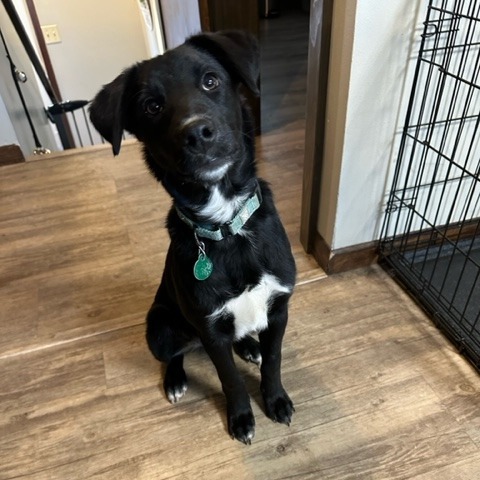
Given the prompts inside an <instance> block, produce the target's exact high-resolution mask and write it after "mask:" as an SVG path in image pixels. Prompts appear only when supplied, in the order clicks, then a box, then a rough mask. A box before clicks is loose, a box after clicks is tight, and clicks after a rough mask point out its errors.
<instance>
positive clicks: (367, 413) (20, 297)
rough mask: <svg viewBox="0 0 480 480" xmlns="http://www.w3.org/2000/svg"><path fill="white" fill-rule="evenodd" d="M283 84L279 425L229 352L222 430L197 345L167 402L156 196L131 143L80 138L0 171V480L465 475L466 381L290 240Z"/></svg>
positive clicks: (473, 420)
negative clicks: (242, 409) (288, 405)
mask: <svg viewBox="0 0 480 480" xmlns="http://www.w3.org/2000/svg"><path fill="white" fill-rule="evenodd" d="M278 21H281V19H278ZM287 41H288V40H287ZM272 55H273V54H272ZM279 63H280V62H279ZM275 68H278V69H280V68H281V67H280V66H279V65H276V67H275ZM272 78H273V77H272ZM298 82H300V80H298ZM298 82H297V80H295V82H292V83H291V84H290V85H297V86H298V87H299V88H298V89H297V87H292V88H293V90H289V91H287V93H286V94H285V97H282V94H281V92H280V91H277V93H275V94H274V95H276V96H277V98H276V100H277V101H278V102H277V108H274V107H273V106H272V105H273V104H272V103H271V104H270V107H269V108H271V110H270V113H271V115H272V116H271V117H268V116H267V118H264V122H266V127H265V129H264V132H265V133H264V135H263V136H262V138H261V139H259V155H260V160H261V162H260V170H261V173H262V175H263V176H264V177H265V178H267V179H268V180H269V181H270V182H271V183H272V187H273V190H274V192H275V195H276V198H277V204H278V207H279V209H280V212H281V215H282V218H283V220H284V222H285V224H286V226H287V230H288V234H289V236H290V238H291V241H292V246H293V250H294V253H295V257H296V260H297V264H298V267H299V277H298V285H297V288H296V292H295V294H294V296H293V298H292V302H291V309H290V323H289V327H288V330H287V334H286V339H285V347H284V362H283V372H284V374H283V377H284V384H285V387H286V388H287V390H288V391H289V393H290V395H291V397H292V399H293V400H294V402H295V405H296V414H295V416H294V419H293V423H292V425H291V427H289V428H288V427H285V426H282V425H277V424H274V423H272V422H271V421H270V420H268V419H267V418H266V417H265V416H264V414H263V413H262V405H261V396H260V395H259V372H258V370H257V368H256V367H255V366H254V365H250V364H245V363H243V362H241V361H239V362H238V365H239V368H240V369H241V371H242V372H243V374H244V376H245V378H246V382H247V387H248V390H249V391H250V393H251V396H252V404H253V409H254V412H255V414H256V418H257V429H256V437H255V439H254V442H253V444H252V445H251V446H244V445H243V444H240V443H239V442H235V441H232V440H231V439H230V438H229V436H228V435H227V432H226V425H225V420H224V409H225V401H224V398H223V395H222V393H221V389H220V384H219V381H218V379H217V377H216V374H215V372H214V368H213V366H212V364H211V362H210V361H209V359H208V358H207V357H206V355H205V354H204V353H202V352H196V353H193V354H191V355H190V356H188V357H187V358H186V365H185V366H186V370H187V375H188V376H189V391H188V393H187V395H186V397H185V398H184V399H183V400H182V401H181V402H180V403H179V404H177V405H175V406H172V405H170V404H169V403H168V402H167V400H166V399H165V397H164V395H163V393H162V390H161V388H160V382H161V375H162V369H161V367H160V366H159V364H158V363H157V362H156V361H154V360H153V358H152V357H151V356H150V354H149V352H148V350H147V347H146V345H145V342H144V326H143V320H144V315H145V312H146V310H147V309H148V307H149V305H150V302H151V300H152V297H153V295H154V293H155V289H156V286H157V283H158V280H159V277H160V274H161V270H162V265H163V260H164V256H165V251H166V248H167V236H166V232H165V231H164V229H163V223H164V216H165V212H166V209H167V208H168V204H169V200H168V198H167V197H166V195H165V194H164V192H163V190H162V189H161V187H159V186H158V185H157V184H156V183H155V182H154V180H153V179H151V178H150V177H149V175H148V174H147V171H146V169H145V167H144V166H143V164H142V161H141V159H140V155H139V149H138V146H137V145H136V144H135V143H132V142H130V143H128V144H127V145H125V146H124V147H123V149H122V152H121V155H120V156H119V157H118V158H116V159H113V158H111V155H110V152H109V151H108V149H106V148H92V149H86V150H84V151H77V152H73V154H61V155H57V156H52V157H50V158H48V159H42V160H38V161H30V162H27V163H25V164H19V165H10V166H5V167H2V168H1V169H0V272H1V277H0V282H1V283H0V319H1V320H0V479H2V480H6V479H22V480H27V479H29V480H33V479H35V480H42V479H49V480H50V479H59V480H60V479H61V480H66V479H68V480H71V479H105V480H111V479H115V480H122V479H125V480H134V479H142V480H161V479H195V480H196V479H225V478H229V479H232V480H236V479H242V480H243V479H261V480H274V479H290V478H295V479H312V480H313V479H315V480H317V479H334V480H336V479H362V480H363V479H381V480H384V479H387V480H388V479H406V478H415V479H424V480H429V479H435V480H443V479H444V480H452V479H457V480H458V479H462V480H466V479H471V480H474V479H478V478H480V475H479V472H480V377H479V376H478V374H477V373H476V372H475V371H473V369H472V368H471V367H470V365H469V364H468V363H467V362H466V361H465V360H464V359H463V358H462V357H460V356H459V355H458V354H457V353H456V352H455V351H454V349H453V348H452V347H451V346H450V344H449V343H448V342H447V341H446V340H444V338H443V337H442V335H441V334H439V332H438V331H437V330H436V329H435V328H434V327H433V326H432V324H431V322H430V321H429V320H428V318H426V316H425V315H424V314H423V312H422V311H421V310H420V309H419V308H418V307H417V306H416V305H415V304H414V303H413V302H412V301H411V299H410V298H409V297H408V296H407V295H406V294H405V293H404V292H403V291H402V290H401V289H400V288H399V287H398V286H397V285H396V284H395V283H394V282H393V281H392V280H391V279H390V278H389V277H388V276H387V275H386V274H385V273H384V272H383V271H382V270H381V269H380V268H378V267H373V268H369V269H363V270H357V271H353V272H349V273H345V274H342V275H337V276H331V277H328V278H327V277H326V276H325V275H324V273H323V272H322V271H321V270H320V269H318V268H317V267H316V265H315V263H314V262H313V261H312V259H311V258H310V257H308V256H307V255H305V254H304V253H303V251H302V249H301V247H300V244H299V242H298V219H299V209H300V204H299V198H300V182H301V163H302V152H303V128H304V123H303V120H302V118H301V111H300V112H297V113H298V114H297V115H293V114H292V116H291V117H288V115H290V114H291V108H296V107H295V105H296V104H297V102H298V101H300V99H301V97H302V95H303V96H304V92H303V93H302V92H301V88H300V84H299V83H298ZM265 83H266V84H267V85H268V74H267V75H266V77H265V80H264V83H263V85H264V88H265ZM296 89H297V90H296ZM272 98H273V97H272ZM288 105H290V106H291V108H289V107H288ZM292 105H293V106H292ZM278 109H285V111H286V113H284V115H287V116H286V117H285V116H284V117H283V118H284V121H283V122H281V121H280V119H279V118H280V116H281V114H280V113H278V112H279V110H278ZM277 114H278V115H277ZM285 118H287V119H288V120H285ZM268 122H270V123H268ZM152 252H153V253H152Z"/></svg>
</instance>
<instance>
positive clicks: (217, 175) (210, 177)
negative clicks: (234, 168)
mask: <svg viewBox="0 0 480 480" xmlns="http://www.w3.org/2000/svg"><path fill="white" fill-rule="evenodd" d="M230 165H231V163H225V164H224V165H222V166H221V167H217V168H216V169H215V170H205V171H202V172H200V173H199V176H200V177H201V178H202V180H203V181H205V182H219V181H220V180H221V179H222V178H223V176H224V175H225V174H226V173H227V170H228V169H229V168H230Z"/></svg>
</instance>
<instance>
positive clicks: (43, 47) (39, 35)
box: [25, 0, 62, 101]
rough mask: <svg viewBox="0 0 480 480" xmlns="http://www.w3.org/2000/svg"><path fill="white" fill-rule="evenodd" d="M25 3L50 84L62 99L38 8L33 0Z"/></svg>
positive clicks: (27, 0) (56, 94) (26, 0)
mask: <svg viewBox="0 0 480 480" xmlns="http://www.w3.org/2000/svg"><path fill="white" fill-rule="evenodd" d="M25 3H26V5H27V8H28V13H29V15H30V19H31V20H32V25H33V30H34V32H35V37H36V39H37V43H38V46H39V48H40V53H41V54H42V58H43V63H44V65H45V70H46V71H47V76H48V79H49V80H50V84H51V86H52V89H53V91H54V93H55V96H56V97H57V99H58V100H59V101H62V95H61V94H60V88H59V86H58V82H57V77H56V76H55V71H54V70H53V65H52V61H51V60H50V55H49V54H48V49H47V44H46V43H45V39H44V37H43V32H42V28H41V26H40V20H39V18H38V15H37V10H36V9H35V4H34V3H33V0H25Z"/></svg>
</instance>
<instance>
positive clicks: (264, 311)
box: [209, 274, 292, 340]
mask: <svg viewBox="0 0 480 480" xmlns="http://www.w3.org/2000/svg"><path fill="white" fill-rule="evenodd" d="M291 290H292V288H291V287H288V286H285V285H281V284H280V283H279V281H278V279H277V278H276V277H274V276H273V275H269V274H265V275H263V276H262V278H261V279H260V282H259V283H258V285H256V286H255V287H253V288H251V289H250V290H248V289H246V290H245V291H244V292H243V293H241V294H240V295H239V296H238V297H235V298H232V299H231V300H228V301H227V302H226V303H225V305H223V306H222V307H220V308H218V309H217V310H215V311H214V312H213V313H212V314H211V315H209V318H210V319H211V320H213V321H215V320H216V319H217V318H219V317H221V316H222V315H224V314H232V315H233V322H234V326H235V339H236V340H239V339H240V338H243V337H244V336H245V335H248V334H249V333H253V332H260V331H262V330H265V328H267V326H268V310H269V308H270V305H271V303H272V301H273V299H274V298H275V297H276V296H278V295H280V294H282V293H290V292H291Z"/></svg>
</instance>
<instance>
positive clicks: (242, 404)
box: [202, 335, 255, 444]
mask: <svg viewBox="0 0 480 480" xmlns="http://www.w3.org/2000/svg"><path fill="white" fill-rule="evenodd" d="M212 336H214V337H216V338H211V337H210V336H209V337H208V338H202V343H203V345H204V347H205V350H206V351H207V353H208V355H209V356H210V358H211V359H212V361H213V364H214V365H215V368H216V369H217V373H218V377H219V378H220V382H221V383H222V389H223V392H224V394H225V397H226V400H227V422H228V432H229V433H230V435H231V436H232V438H236V439H237V440H240V441H241V442H243V443H245V444H250V443H251V441H252V438H253V437H254V435H255V418H254V416H253V412H252V408H251V406H250V398H249V396H248V393H247V390H246V388H245V384H244V382H243V379H242V377H241V376H240V374H239V373H238V370H237V367H236V366H235V362H234V360H233V353H232V343H233V342H232V340H227V339H226V338H225V337H224V338H223V339H222V340H219V339H218V337H217V336H216V335H212Z"/></svg>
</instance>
